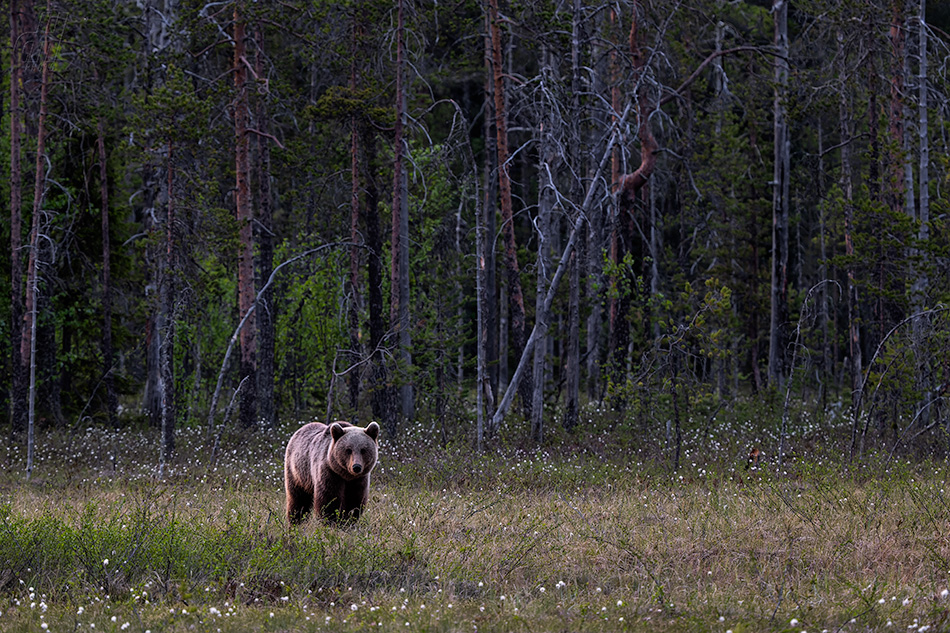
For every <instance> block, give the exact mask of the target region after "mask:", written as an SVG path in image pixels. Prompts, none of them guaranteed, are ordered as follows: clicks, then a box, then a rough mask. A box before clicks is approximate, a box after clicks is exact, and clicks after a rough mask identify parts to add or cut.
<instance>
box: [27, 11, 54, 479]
mask: <svg viewBox="0 0 950 633" xmlns="http://www.w3.org/2000/svg"><path fill="white" fill-rule="evenodd" d="M49 5H50V3H49V0H47V2H46V16H47V17H46V32H45V34H44V39H43V70H42V79H41V80H40V116H39V122H38V128H37V136H36V176H35V180H34V188H33V219H32V230H31V231H30V258H29V263H28V265H27V273H26V274H27V278H26V305H25V313H24V327H23V336H22V339H21V344H20V359H21V366H22V367H29V371H30V387H29V389H30V392H29V401H28V402H29V404H28V417H27V441H26V478H27V479H29V478H30V475H31V474H32V473H33V453H34V449H35V447H34V428H35V417H36V332H37V329H38V323H37V317H38V315H39V312H38V310H37V305H38V303H39V301H38V297H37V294H38V290H39V276H38V271H37V265H38V261H37V260H38V259H39V252H38V249H39V236H40V225H41V223H43V201H44V197H45V195H46V117H47V114H48V94H49V49H50V41H49V23H50V17H49V16H50V10H49V9H50V6H49Z"/></svg>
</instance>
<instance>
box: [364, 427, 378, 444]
mask: <svg viewBox="0 0 950 633" xmlns="http://www.w3.org/2000/svg"><path fill="white" fill-rule="evenodd" d="M366 434H367V435H369V436H370V437H371V438H373V441H374V442H376V441H377V439H376V438H377V437H379V425H378V424H376V423H375V422H370V423H369V424H367V425H366Z"/></svg>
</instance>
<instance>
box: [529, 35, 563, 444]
mask: <svg viewBox="0 0 950 633" xmlns="http://www.w3.org/2000/svg"><path fill="white" fill-rule="evenodd" d="M541 65H542V67H541V76H542V82H543V84H544V85H545V86H551V87H552V89H553V83H554V77H555V75H554V64H553V60H552V59H551V53H550V51H548V50H547V47H542V51H541ZM542 107H543V108H544V109H545V111H544V114H543V115H542V116H543V119H544V120H543V122H542V124H541V139H540V141H541V142H540V158H541V165H540V169H539V170H538V172H539V186H540V188H541V191H540V192H539V195H538V222H537V230H538V260H537V264H538V273H537V275H538V276H537V296H536V304H535V315H536V319H546V318H547V315H546V314H544V295H545V293H546V291H547V283H548V277H549V275H550V268H551V248H552V245H553V242H554V235H553V231H552V230H551V225H552V215H553V213H554V205H555V195H556V189H555V184H554V174H555V172H556V170H557V164H556V163H557V160H558V156H557V152H558V148H557V143H556V134H557V133H556V131H555V128H556V126H557V115H556V110H555V108H556V104H553V103H546V104H544V105H543V106H542ZM546 327H547V324H545V327H544V329H546ZM542 331H544V330H542ZM547 351H548V350H547V336H546V335H544V334H542V335H539V337H538V341H537V343H536V344H535V348H534V384H533V385H532V387H533V393H532V403H531V437H532V439H533V440H534V441H535V442H537V443H539V444H540V443H541V442H542V441H543V439H544V387H545V383H546V379H547V373H548V372H547V371H546V367H545V360H546V358H547Z"/></svg>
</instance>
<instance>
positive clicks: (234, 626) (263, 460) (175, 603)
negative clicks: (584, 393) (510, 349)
mask: <svg viewBox="0 0 950 633" xmlns="http://www.w3.org/2000/svg"><path fill="white" fill-rule="evenodd" d="M700 426H702V425H700ZM294 428H295V425H287V426H286V428H282V429H281V431H280V432H279V433H272V434H265V433H257V434H254V435H251V436H249V437H244V438H241V437H239V436H235V437H234V438H226V440H225V442H224V443H223V444H222V447H223V448H222V450H220V451H219V454H218V456H217V459H216V464H215V465H213V466H212V465H210V451H209V450H208V448H207V447H208V445H209V444H208V442H207V440H206V437H205V435H204V433H203V431H201V430H199V429H191V430H190V429H183V430H181V431H180V432H179V434H178V446H179V448H180V452H179V456H178V457H177V459H176V460H175V461H174V463H173V464H170V465H169V468H168V470H167V473H166V476H165V478H164V479H162V480H160V481H159V480H157V479H156V477H155V473H156V467H157V463H156V462H157V459H156V457H157V455H156V453H157V448H156V447H157V434H156V433H154V432H151V431H121V432H111V431H108V430H106V429H104V428H101V427H91V428H88V429H75V430H74V431H72V432H65V431H58V432H41V433H40V434H39V435H38V441H37V453H36V455H37V465H36V468H35V470H34V473H33V476H32V478H31V479H30V481H25V476H24V468H23V464H24V461H23V460H24V456H25V455H24V454H25V450H23V448H22V447H20V446H19V444H8V445H7V448H6V453H5V455H0V464H2V466H3V471H2V473H0V631H5V632H11V631H94V632H96V633H98V632H102V631H106V632H112V631H129V632H144V631H150V632H153V633H158V632H160V631H167V632H178V631H181V632H185V631H251V630H260V631H369V630H373V631H396V630H399V631H572V632H574V631H577V632H579V631H591V632H595V631H700V632H702V631H710V632H716V633H726V632H727V631H732V632H733V633H739V632H741V631H795V632H798V631H810V632H818V631H848V632H855V631H907V630H911V631H915V632H922V631H928V630H930V631H946V630H948V627H950V619H948V613H950V598H948V588H950V503H948V495H947V493H946V489H947V488H948V487H950V481H948V478H950V469H948V466H947V463H946V462H945V461H932V460H927V461H908V460H907V459H901V460H899V461H897V460H887V458H886V456H881V455H873V454H869V455H865V456H863V457H861V458H860V459H858V460H855V461H854V462H849V461H848V460H846V459H842V458H841V457H840V456H838V454H837V453H836V452H835V451H834V450H828V449H825V450H822V449H820V448H818V446H819V443H817V442H814V441H813V442H811V443H810V444H809V445H810V446H811V448H810V449H809V452H805V451H804V449H803V448H802V447H803V446H805V444H806V442H804V440H802V439H801V438H802V437H804V436H803V435H802V436H799V439H798V440H794V441H792V442H791V444H790V452H789V454H788V457H787V458H786V460H785V463H784V464H783V465H782V466H781V467H779V466H778V464H777V463H776V459H775V456H774V455H772V456H767V457H770V459H767V460H766V461H763V462H762V464H760V466H759V467H757V468H756V467H753V468H751V469H749V470H746V468H745V463H744V461H745V460H744V452H743V451H744V450H745V449H744V446H743V443H745V442H747V441H748V435H747V434H746V435H744V436H743V435H742V434H740V433H737V432H736V430H735V429H730V428H728V426H725V428H723V425H719V424H717V425H716V426H715V428H714V429H713V430H712V431H711V430H710V429H709V428H705V429H704V430H703V434H704V435H703V438H705V439H704V440H703V441H702V442H699V441H698V440H696V439H691V440H690V439H688V438H687V439H688V441H687V442H686V443H685V444H684V452H683V456H682V461H681V465H680V468H679V469H678V470H676V471H673V470H672V468H670V465H669V463H667V461H666V460H665V459H664V458H663V455H665V453H664V451H660V450H655V451H652V453H651V451H650V450H647V449H645V448H642V447H640V446H638V445H637V444H636V441H635V439H634V438H635V436H636V433H628V435H629V436H630V437H623V434H622V433H620V432H619V431H616V430H612V429H610V428H609V427H604V428H602V429H599V430H596V431H594V430H593V429H585V431H590V432H589V433H587V434H586V435H584V436H583V437H584V439H583V441H579V440H578V441H574V443H573V444H572V443H571V441H570V437H568V436H566V435H563V436H559V437H555V438H551V439H550V440H549V441H548V444H550V446H551V447H552V448H547V449H537V448H525V447H524V446H527V443H525V445H524V446H520V447H519V446H518V445H516V443H515V442H507V443H505V444H504V445H498V446H493V448H492V450H491V451H489V452H487V453H485V454H483V455H476V454H475V453H474V451H472V450H471V446H470V443H468V442H462V443H460V444H459V445H458V446H456V447H449V448H445V447H443V446H442V445H441V442H440V440H439V435H440V434H438V433H433V432H432V431H431V429H429V428H426V427H424V426H422V425H419V427H418V428H416V429H408V430H406V432H405V436H404V439H403V440H401V441H400V442H391V441H386V440H384V441H383V443H382V445H381V461H380V465H379V466H378V467H377V470H376V471H375V472H374V479H373V485H372V490H371V497H370V502H369V505H368V508H367V512H366V514H365V515H364V517H363V518H362V519H360V520H359V521H358V522H357V523H356V524H355V525H353V526H351V527H348V528H346V529H338V528H330V527H324V526H322V525H320V524H317V523H315V522H312V521H311V522H308V523H307V524H305V525H304V526H303V527H301V528H299V529H296V530H289V529H288V528H287V527H286V525H285V522H284V519H283V514H282V503H283V496H282V480H281V473H282V457H283V445H284V442H285V441H286V438H287V437H289V435H290V433H291V432H292V431H293V429H294ZM572 437H573V436H572ZM696 437H699V436H698V435H697V436H696ZM793 439H794V438H793ZM796 442H797V443H796ZM643 443H644V442H642V441H641V445H642V444H643ZM499 444H502V443H501V442H499ZM554 446H556V447H557V448H553V447H554ZM796 446H798V448H797V449H796V448H795V447H796ZM771 448H772V447H771V446H769V447H766V450H769V449H771ZM796 450H797V451H798V452H796ZM113 456H115V461H113Z"/></svg>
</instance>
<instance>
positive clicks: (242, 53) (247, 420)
mask: <svg viewBox="0 0 950 633" xmlns="http://www.w3.org/2000/svg"><path fill="white" fill-rule="evenodd" d="M246 51H247V42H246V25H245V22H244V17H243V16H242V15H241V9H240V5H235V7H234V66H233V69H232V70H233V72H234V88H235V99H234V161H235V165H234V171H235V174H236V181H237V182H236V187H235V190H234V205H235V214H236V217H237V223H238V231H239V235H238V313H239V315H240V317H241V318H244V315H245V314H247V311H248V310H250V309H251V306H252V305H254V235H253V230H252V228H253V227H252V225H251V221H252V211H251V192H250V186H249V183H248V176H249V173H250V170H249V168H250V163H249V159H248V145H249V143H248V133H247V127H248V115H249V107H248V95H247V59H246ZM255 316H256V315H254V314H252V315H251V317H250V319H251V322H250V323H248V324H247V325H246V326H245V327H244V328H243V329H242V330H241V367H240V375H241V379H243V378H245V377H248V378H249V379H248V381H247V382H246V383H245V384H244V387H243V388H242V390H241V425H242V426H243V427H244V428H246V429H248V428H252V427H253V426H254V424H255V422H256V418H257V377H256V373H257V337H256V332H257V326H256V324H255V323H254V319H255Z"/></svg>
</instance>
